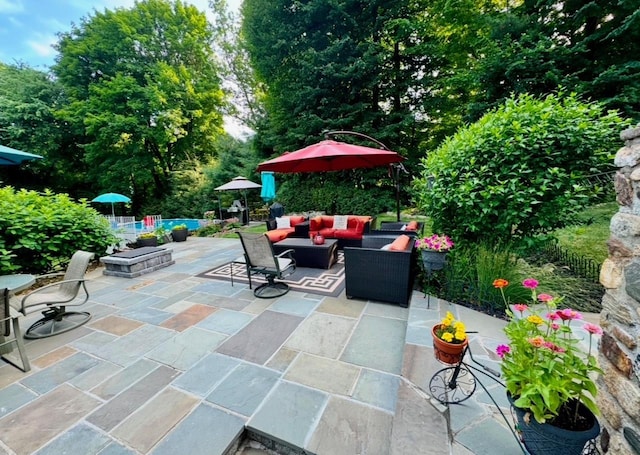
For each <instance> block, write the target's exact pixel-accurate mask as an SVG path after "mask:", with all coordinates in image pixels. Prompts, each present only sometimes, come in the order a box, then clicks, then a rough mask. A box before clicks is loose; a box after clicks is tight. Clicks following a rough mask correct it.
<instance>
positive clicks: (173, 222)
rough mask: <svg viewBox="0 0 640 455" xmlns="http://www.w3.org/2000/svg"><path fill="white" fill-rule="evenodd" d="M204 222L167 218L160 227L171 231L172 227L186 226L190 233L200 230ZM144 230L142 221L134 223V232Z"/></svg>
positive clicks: (191, 219)
mask: <svg viewBox="0 0 640 455" xmlns="http://www.w3.org/2000/svg"><path fill="white" fill-rule="evenodd" d="M205 222H206V220H196V219H195V218H169V219H166V220H164V219H163V220H162V226H163V227H164V228H165V229H167V230H171V228H172V227H173V226H177V225H179V224H186V225H187V229H189V230H190V231H195V230H196V229H198V228H200V226H201V223H202V224H204V223H205ZM144 229H145V226H144V225H143V223H142V221H136V230H138V231H141V230H144Z"/></svg>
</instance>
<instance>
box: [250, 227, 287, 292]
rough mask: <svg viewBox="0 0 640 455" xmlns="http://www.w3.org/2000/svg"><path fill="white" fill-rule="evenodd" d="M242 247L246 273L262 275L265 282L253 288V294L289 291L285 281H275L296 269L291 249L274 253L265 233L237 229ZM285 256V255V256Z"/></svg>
mask: <svg viewBox="0 0 640 455" xmlns="http://www.w3.org/2000/svg"><path fill="white" fill-rule="evenodd" d="M238 236H239V237H240V241H241V242H242V248H243V249H244V258H245V262H246V264H247V273H248V274H260V275H264V276H265V278H266V280H267V282H266V283H264V284H261V285H260V286H258V287H257V288H255V289H254V290H253V295H255V296H256V297H258V298H261V299H272V298H275V297H280V296H282V295H285V294H286V293H287V292H289V285H288V284H287V283H282V282H276V281H275V280H276V278H277V279H283V278H286V277H287V276H289V275H291V274H292V273H293V272H295V270H296V261H295V259H294V258H293V256H292V255H293V253H294V251H293V250H286V251H283V252H282V253H280V254H278V255H276V254H275V253H274V252H273V245H271V241H270V240H269V237H267V236H266V234H264V233H262V234H254V233H249V232H241V231H238ZM285 256H287V257H285Z"/></svg>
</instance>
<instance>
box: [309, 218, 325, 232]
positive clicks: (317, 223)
mask: <svg viewBox="0 0 640 455" xmlns="http://www.w3.org/2000/svg"><path fill="white" fill-rule="evenodd" d="M320 229H322V217H321V216H317V217H315V218H312V219H311V222H310V223H309V230H310V231H319V230H320Z"/></svg>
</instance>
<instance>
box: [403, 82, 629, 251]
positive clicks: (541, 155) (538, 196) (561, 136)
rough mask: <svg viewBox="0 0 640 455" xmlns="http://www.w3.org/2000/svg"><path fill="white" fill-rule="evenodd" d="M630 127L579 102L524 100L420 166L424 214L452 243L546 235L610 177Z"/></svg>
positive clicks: (466, 131)
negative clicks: (594, 180) (597, 181)
mask: <svg viewBox="0 0 640 455" xmlns="http://www.w3.org/2000/svg"><path fill="white" fill-rule="evenodd" d="M627 124H628V122H626V121H624V120H623V119H622V118H620V116H619V115H618V114H617V113H615V112H605V111H604V109H603V108H602V106H600V105H599V104H597V103H586V102H582V101H580V100H579V99H578V98H577V96H576V95H573V94H572V95H564V94H558V95H549V96H547V97H546V98H545V99H541V100H539V99H535V98H533V97H532V96H530V95H521V96H519V97H518V98H512V99H510V100H508V101H507V102H506V103H505V105H504V106H502V107H501V108H499V109H497V110H496V111H494V112H491V113H488V114H486V115H485V116H484V117H482V118H481V119H480V120H479V121H478V122H476V123H474V124H472V125H470V126H468V127H466V128H463V129H461V130H460V131H458V132H457V133H456V134H455V135H454V136H452V137H450V138H449V139H447V140H446V141H445V142H444V143H443V144H442V145H441V146H440V147H439V148H438V149H436V150H435V151H433V152H432V153H431V154H429V156H428V157H427V158H425V159H423V161H422V164H423V166H424V170H423V172H422V174H421V178H419V179H416V180H415V181H414V190H415V197H416V200H417V202H418V206H419V208H420V209H421V210H422V211H423V212H424V213H428V214H429V215H430V216H431V217H432V218H433V228H434V230H435V231H436V232H445V233H447V234H449V235H451V236H452V237H453V238H454V240H460V239H468V240H472V241H476V240H481V239H483V240H492V241H495V240H509V239H511V238H513V237H527V236H531V235H535V234H537V233H543V232H549V231H551V230H553V229H556V228H558V227H562V226H563V225H564V224H565V222H566V221H567V220H568V219H569V218H570V216H572V215H573V214H575V213H576V212H577V211H578V210H580V209H581V208H582V207H584V206H585V205H586V204H587V203H588V202H589V200H590V197H591V195H592V192H593V187H592V185H590V184H588V183H587V177H588V176H590V175H593V174H597V173H600V172H603V171H604V170H610V169H611V165H612V163H613V154H614V153H615V152H616V150H617V149H618V148H619V147H620V145H621V143H620V138H619V135H620V131H622V130H623V129H624V128H625V125H627Z"/></svg>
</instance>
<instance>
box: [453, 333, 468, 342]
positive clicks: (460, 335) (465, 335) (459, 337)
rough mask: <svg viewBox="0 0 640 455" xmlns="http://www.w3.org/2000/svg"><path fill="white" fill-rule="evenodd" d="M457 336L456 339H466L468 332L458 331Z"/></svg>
mask: <svg viewBox="0 0 640 455" xmlns="http://www.w3.org/2000/svg"><path fill="white" fill-rule="evenodd" d="M455 338H456V340H459V341H464V339H465V338H467V334H466V333H464V331H457V332H456V334H455Z"/></svg>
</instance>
